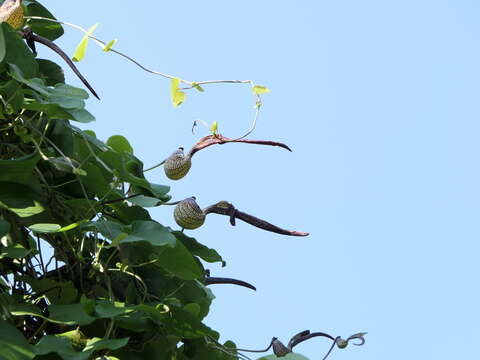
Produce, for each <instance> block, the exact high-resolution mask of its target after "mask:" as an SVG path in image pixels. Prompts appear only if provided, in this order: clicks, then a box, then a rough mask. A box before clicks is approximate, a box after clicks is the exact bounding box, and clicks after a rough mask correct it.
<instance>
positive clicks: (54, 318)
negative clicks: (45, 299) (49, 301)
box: [9, 303, 95, 326]
mask: <svg viewBox="0 0 480 360" xmlns="http://www.w3.org/2000/svg"><path fill="white" fill-rule="evenodd" d="M87 307H88V304H82V303H79V304H69V305H50V306H49V307H48V310H49V312H50V317H46V316H45V315H44V314H42V312H41V311H40V309H39V308H38V307H36V306H34V305H30V304H14V305H10V307H9V310H10V313H11V314H12V315H14V316H26V315H29V316H37V317H40V318H42V319H45V320H48V321H50V322H53V323H57V324H65V325H80V326H84V325H88V324H91V323H92V322H94V321H95V318H94V317H92V316H90V315H89V314H88V313H87V312H86V308H87Z"/></svg>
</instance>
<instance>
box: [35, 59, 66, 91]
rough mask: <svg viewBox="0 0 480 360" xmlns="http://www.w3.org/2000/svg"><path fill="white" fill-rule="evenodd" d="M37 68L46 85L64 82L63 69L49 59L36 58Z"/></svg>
mask: <svg viewBox="0 0 480 360" xmlns="http://www.w3.org/2000/svg"><path fill="white" fill-rule="evenodd" d="M37 63H38V69H39V72H40V75H41V77H42V78H43V80H44V81H45V84H46V85H47V86H54V85H56V84H63V83H65V73H64V72H63V69H62V68H61V67H60V66H59V65H57V64H56V63H54V62H53V61H50V60H45V59H37Z"/></svg>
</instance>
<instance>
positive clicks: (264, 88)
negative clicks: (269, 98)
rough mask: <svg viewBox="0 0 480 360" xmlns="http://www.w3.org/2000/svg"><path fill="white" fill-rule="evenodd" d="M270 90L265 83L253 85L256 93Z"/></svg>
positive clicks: (259, 93)
mask: <svg viewBox="0 0 480 360" xmlns="http://www.w3.org/2000/svg"><path fill="white" fill-rule="evenodd" d="M268 92H270V89H269V88H267V87H266V86H263V85H255V86H254V87H253V93H254V94H255V95H261V94H265V93H268Z"/></svg>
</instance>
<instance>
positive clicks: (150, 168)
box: [143, 159, 167, 173]
mask: <svg viewBox="0 0 480 360" xmlns="http://www.w3.org/2000/svg"><path fill="white" fill-rule="evenodd" d="M165 161H167V159H165V160H163V161H162V162H160V163H158V164H157V165H153V166H151V167H149V168H148V169H145V170H143V172H144V173H146V172H147V171H150V170H153V169H156V168H158V167H160V166H162V165H163V164H165Z"/></svg>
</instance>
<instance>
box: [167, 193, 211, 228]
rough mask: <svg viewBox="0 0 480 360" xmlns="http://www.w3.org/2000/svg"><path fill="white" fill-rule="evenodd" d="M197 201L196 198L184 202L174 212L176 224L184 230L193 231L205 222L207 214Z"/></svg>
mask: <svg viewBox="0 0 480 360" xmlns="http://www.w3.org/2000/svg"><path fill="white" fill-rule="evenodd" d="M195 200H196V199H195V197H194V196H192V197H189V198H187V199H185V200H182V201H180V202H179V203H178V204H177V206H175V210H174V211H173V217H174V218H175V221H176V223H177V224H178V225H179V226H180V227H182V228H184V229H190V230H193V229H196V228H199V227H200V226H202V225H203V223H204V222H205V213H204V212H203V211H202V209H200V206H198V204H197V202H196V201H195Z"/></svg>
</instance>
